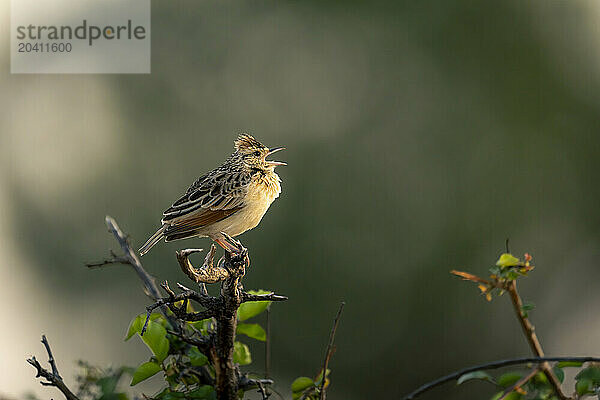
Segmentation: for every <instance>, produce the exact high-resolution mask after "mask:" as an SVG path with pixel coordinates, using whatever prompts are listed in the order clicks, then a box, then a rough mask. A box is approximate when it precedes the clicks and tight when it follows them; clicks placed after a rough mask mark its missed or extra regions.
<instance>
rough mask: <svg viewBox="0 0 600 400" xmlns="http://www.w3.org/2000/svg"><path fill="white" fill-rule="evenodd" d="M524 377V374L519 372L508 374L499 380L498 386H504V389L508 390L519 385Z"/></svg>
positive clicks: (501, 376)
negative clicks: (516, 384)
mask: <svg viewBox="0 0 600 400" xmlns="http://www.w3.org/2000/svg"><path fill="white" fill-rule="evenodd" d="M522 377H523V374H520V373H518V372H507V373H505V374H503V375H500V377H499V378H498V385H500V386H502V387H503V388H507V387H510V386H512V385H514V384H515V383H517V382H518V381H519V379H521V378H522Z"/></svg>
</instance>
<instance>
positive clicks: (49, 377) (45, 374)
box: [27, 335, 79, 400]
mask: <svg viewBox="0 0 600 400" xmlns="http://www.w3.org/2000/svg"><path fill="white" fill-rule="evenodd" d="M42 343H43V344H44V347H45V348H46V352H47V353H48V363H49V364H50V367H51V368H52V372H50V371H48V370H47V369H45V368H44V367H42V365H41V364H40V363H39V361H38V360H36V358H35V356H32V357H31V358H29V359H27V362H28V363H29V364H31V365H32V366H33V367H34V368H35V369H36V370H37V374H36V376H35V377H36V378H39V377H42V378H44V379H46V381H45V382H44V381H40V383H41V384H42V385H43V386H54V387H56V388H57V389H58V390H60V391H61V392H62V394H64V396H65V398H66V399H67V400H79V398H78V397H77V396H75V394H73V392H71V390H70V389H69V388H68V387H67V385H65V383H64V382H63V379H62V377H61V376H60V374H59V373H58V368H57V366H56V360H55V359H54V356H53V355H52V350H50V344H49V343H48V340H47V339H46V335H42Z"/></svg>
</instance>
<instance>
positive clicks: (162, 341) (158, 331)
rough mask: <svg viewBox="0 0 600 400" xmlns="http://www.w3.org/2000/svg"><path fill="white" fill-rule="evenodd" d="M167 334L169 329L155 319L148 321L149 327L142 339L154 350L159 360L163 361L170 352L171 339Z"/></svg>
mask: <svg viewBox="0 0 600 400" xmlns="http://www.w3.org/2000/svg"><path fill="white" fill-rule="evenodd" d="M138 335H139V333H138ZM166 336H167V330H166V329H165V327H164V326H162V325H161V324H159V323H157V322H154V321H148V327H147V329H146V332H144V336H142V340H143V341H144V343H146V346H148V348H149V349H150V350H151V351H152V353H153V354H154V356H155V357H156V359H157V360H158V362H163V361H164V359H165V358H167V355H168V353H169V340H168V339H167V337H166Z"/></svg>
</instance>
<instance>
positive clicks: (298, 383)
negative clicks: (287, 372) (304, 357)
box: [292, 376, 315, 393]
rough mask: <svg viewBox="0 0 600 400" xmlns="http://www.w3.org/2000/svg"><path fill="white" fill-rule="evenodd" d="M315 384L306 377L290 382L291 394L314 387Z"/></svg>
mask: <svg viewBox="0 0 600 400" xmlns="http://www.w3.org/2000/svg"><path fill="white" fill-rule="evenodd" d="M314 385H315V382H314V381H313V380H312V379H310V378H308V377H306V376H301V377H299V378H296V380H295V381H294V382H292V392H294V393H295V392H302V391H303V390H305V389H308V388H309V387H311V386H314Z"/></svg>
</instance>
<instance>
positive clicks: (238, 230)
mask: <svg viewBox="0 0 600 400" xmlns="http://www.w3.org/2000/svg"><path fill="white" fill-rule="evenodd" d="M280 193H281V185H280V179H279V176H277V174H275V173H274V172H273V173H271V174H269V175H265V176H262V177H257V178H255V179H253V180H252V182H250V184H249V186H248V192H247V194H246V196H245V199H244V207H243V208H242V209H241V210H239V211H238V212H236V213H235V214H233V215H232V216H230V217H228V218H226V219H224V220H223V221H220V222H217V223H215V224H213V225H212V226H211V227H210V230H211V233H213V234H215V235H216V234H218V233H219V232H225V233H227V234H228V235H230V236H237V235H240V234H242V233H244V232H246V231H247V230H249V229H252V228H254V227H256V226H257V225H258V224H259V223H260V221H261V219H262V217H263V216H264V215H265V213H266V212H267V210H268V209H269V206H270V205H271V203H273V201H274V200H275V199H276V198H277V197H279V194H280ZM208 236H212V235H210V234H209V235H208Z"/></svg>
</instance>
